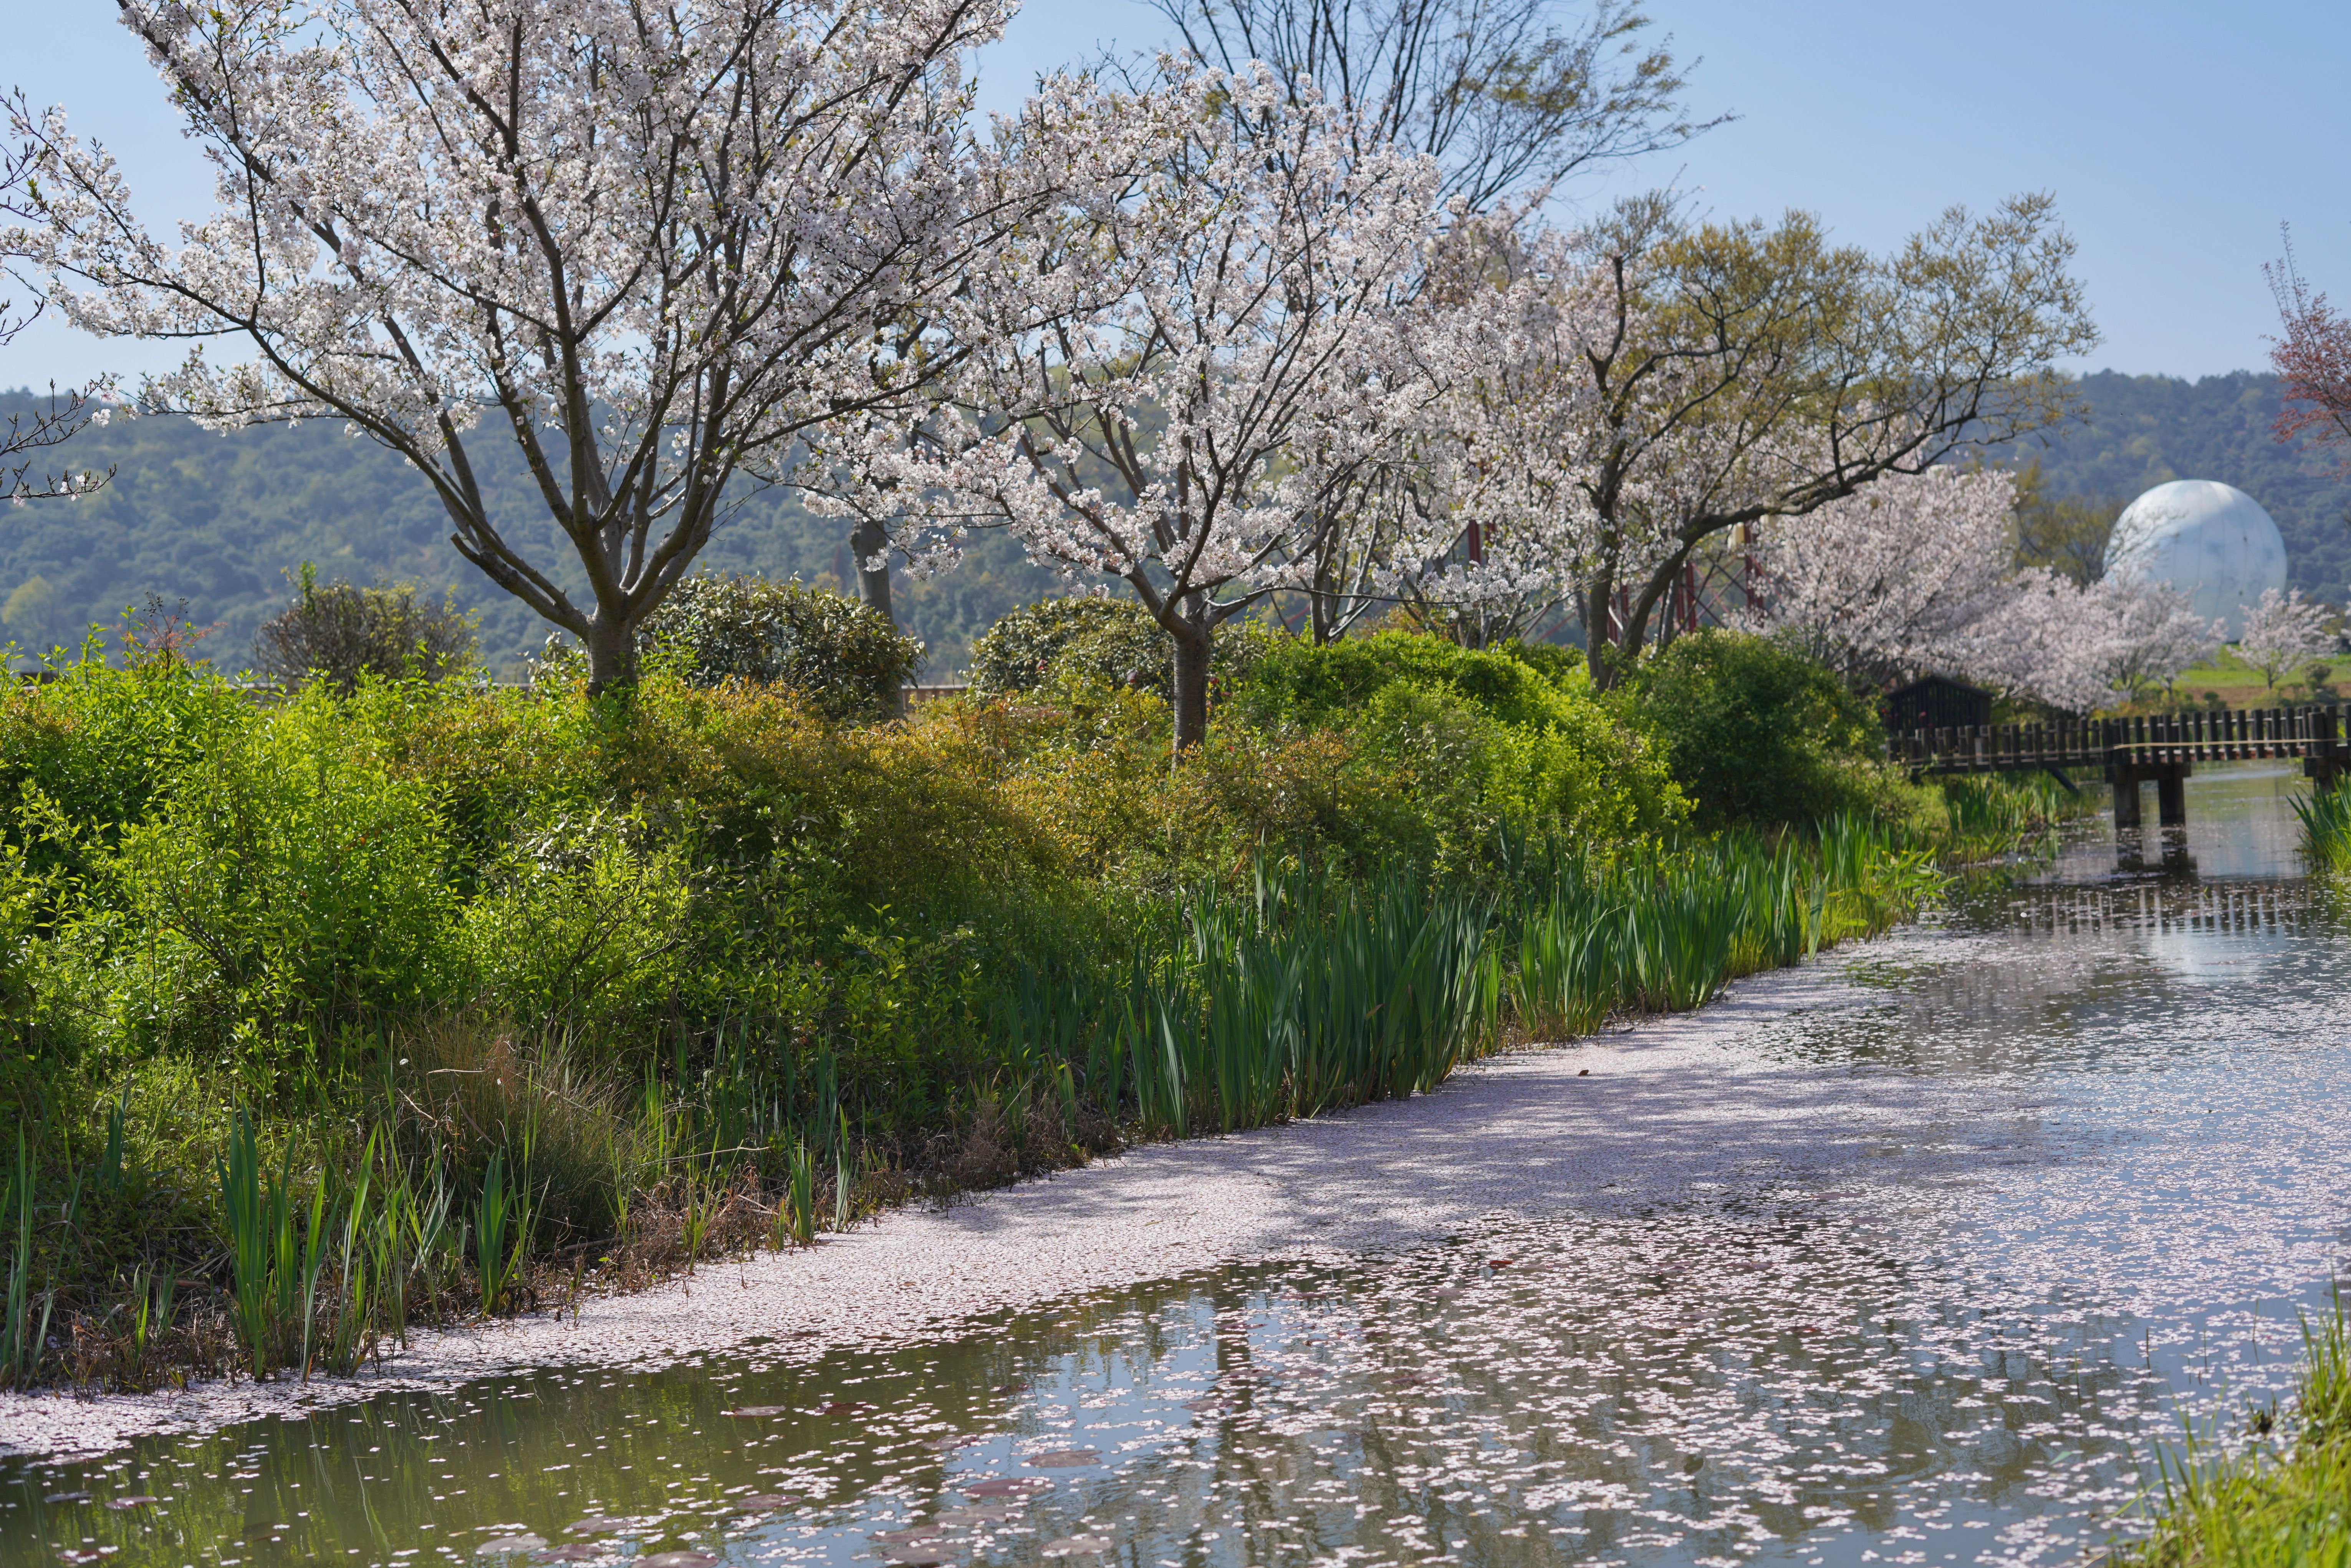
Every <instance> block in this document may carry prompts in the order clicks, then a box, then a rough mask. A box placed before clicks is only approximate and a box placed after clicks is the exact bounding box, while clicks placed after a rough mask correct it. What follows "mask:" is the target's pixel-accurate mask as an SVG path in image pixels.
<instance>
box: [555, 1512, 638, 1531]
mask: <svg viewBox="0 0 2351 1568" xmlns="http://www.w3.org/2000/svg"><path fill="white" fill-rule="evenodd" d="M635 1528H636V1522H635V1521H633V1520H626V1519H612V1518H609V1517H607V1516H606V1515H604V1514H601V1513H591V1514H590V1515H589V1516H588V1517H587V1518H585V1519H582V1520H578V1521H574V1522H573V1523H572V1525H571V1527H570V1529H571V1533H572V1534H574V1535H615V1534H618V1533H620V1532H621V1531H629V1530H634V1529H635Z"/></svg>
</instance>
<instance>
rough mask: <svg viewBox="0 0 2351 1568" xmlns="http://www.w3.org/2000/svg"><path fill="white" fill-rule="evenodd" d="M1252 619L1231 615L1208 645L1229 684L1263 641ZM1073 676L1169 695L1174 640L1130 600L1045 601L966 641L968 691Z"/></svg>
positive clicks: (990, 691)
mask: <svg viewBox="0 0 2351 1568" xmlns="http://www.w3.org/2000/svg"><path fill="white" fill-rule="evenodd" d="M1265 641H1266V638H1265V629H1264V628H1263V627H1261V626H1260V625H1259V624H1258V623H1257V622H1249V621H1228V622H1225V623H1224V624H1223V625H1221V626H1219V627H1217V631H1216V635H1215V640H1214V642H1213V643H1211V645H1210V656H1209V657H1210V663H1209V669H1210V674H1211V677H1212V678H1213V679H1215V680H1217V681H1219V682H1221V683H1223V684H1226V685H1229V684H1230V683H1232V682H1233V681H1235V680H1237V679H1238V678H1239V677H1240V676H1241V675H1242V674H1244V673H1245V672H1246V671H1247V670H1248V668H1249V665H1250V664H1252V663H1253V662H1254V660H1255V657H1256V655H1257V653H1258V652H1259V649H1260V648H1261V647H1262V646H1263V645H1264V644H1265ZM1069 677H1078V678H1081V679H1085V680H1091V681H1095V682H1100V683H1102V684H1103V685H1113V686H1126V687H1129V688H1131V689H1133V690H1136V691H1146V692H1151V693H1154V694H1155V695H1157V696H1158V697H1159V698H1160V699H1161V700H1162V701H1169V700H1172V699H1173V697H1174V695H1175V643H1174V641H1173V640H1172V639H1170V638H1169V637H1168V635H1167V633H1166V632H1165V630H1163V629H1162V628H1161V626H1160V624H1159V622H1156V621H1154V620H1153V619H1152V618H1151V612H1149V611H1147V610H1145V609H1144V607H1143V606H1142V605H1140V604H1138V603H1136V602H1135V601H1134V600H1132V599H1092V598H1071V599H1046V600H1040V601H1038V602H1037V603H1035V604H1030V605H1027V606H1024V607H1023V608H1021V609H1019V610H1016V611H1014V612H1012V613H1010V614H1009V615H1007V616H1005V617H1003V618H1002V619H1001V620H999V621H998V622H997V623H996V624H995V625H993V626H991V627H989V628H988V629H987V632H985V633H983V634H982V635H981V636H980V637H978V638H977V640H975V641H974V642H973V643H972V645H971V689H972V690H973V691H975V692H978V693H981V694H982V695H989V696H1001V695H1008V694H1010V693H1013V692H1025V691H1031V690H1034V689H1036V688H1038V687H1040V686H1046V685H1052V684H1053V683H1054V682H1055V681H1056V680H1057V679H1063V678H1069Z"/></svg>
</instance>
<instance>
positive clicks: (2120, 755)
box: [1886, 703, 2351, 827]
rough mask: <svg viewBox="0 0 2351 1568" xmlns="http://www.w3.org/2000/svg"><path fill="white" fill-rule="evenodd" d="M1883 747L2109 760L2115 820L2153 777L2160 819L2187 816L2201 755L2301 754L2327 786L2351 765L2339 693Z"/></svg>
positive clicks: (1996, 769) (2129, 816) (1926, 764)
mask: <svg viewBox="0 0 2351 1568" xmlns="http://www.w3.org/2000/svg"><path fill="white" fill-rule="evenodd" d="M1886 755H1887V757H1888V758H1890V759H1891V760H1893V761H1895V762H1896V763H1899V764H1901V765H1902V766H1903V767H1905V768H1908V769H1909V770H1910V772H1911V773H1912V775H1913V776H1917V775H1923V774H1930V773H2018V772H2038V771H2041V770H2043V769H2046V770H2048V771H2050V772H2052V773H2054V774H2056V775H2057V776H2058V777H2059V778H2060V779H2064V776H2065V773H2066V770H2067V769H2069V768H2074V769H2090V768H2098V769H2103V770H2104V772H2105V778H2106V780H2107V782H2109V783H2111V784H2112V785H2114V786H2115V823H2116V826H2117V827H2136V826H2137V825H2138V821H2139V811H2138V786H2139V785H2141V784H2143V783H2152V784H2154V785H2155V786H2156V791H2157V797H2158V810H2159V813H2160V820H2161V821H2164V822H2166V823H2175V822H2184V821H2187V820H2188V812H2187V805H2186V798H2185V791H2184V789H2183V788H2182V786H2183V784H2184V783H2185V781H2186V780H2187V779H2188V777H2189V774H2190V773H2191V772H2193V771H2194V768H2195V765H2196V764H2197V763H2199V762H2239V761H2247V760H2252V759H2256V758H2301V759H2302V765H2303V771H2304V773H2306V774H2308V775H2309V776H2310V777H2311V778H2312V779H2315V780H2316V781H2317V783H2318V787H2319V788H2321V789H2332V788H2333V787H2334V785H2335V780H2336V779H2338V778H2339V777H2340V776H2341V775H2342V774H2343V773H2344V772H2346V770H2351V745H2346V737H2345V731H2344V713H2343V707H2342V705H2340V704H2337V703H2327V704H2323V705H2314V706H2307V707H2272V708H2226V709H2218V710H2207V711H2199V712H2195V713H2167V714H2148V715H2142V716H2137V717H2132V718H2092V719H2073V720H2060V721H2058V722H2056V723H2053V724H1986V725H1969V726H1962V727H1955V728H1944V729H1914V730H1906V731H1904V732H1902V733H1900V734H1897V735H1895V736H1891V737H1888V739H1887V743H1886ZM2068 782H2070V780H2068Z"/></svg>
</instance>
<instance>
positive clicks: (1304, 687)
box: [1237, 632, 1598, 727]
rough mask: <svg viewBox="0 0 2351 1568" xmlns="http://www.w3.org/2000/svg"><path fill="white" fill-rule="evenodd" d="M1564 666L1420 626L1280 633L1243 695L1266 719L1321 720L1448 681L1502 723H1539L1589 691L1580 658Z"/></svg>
mask: <svg viewBox="0 0 2351 1568" xmlns="http://www.w3.org/2000/svg"><path fill="white" fill-rule="evenodd" d="M1559 668H1560V673H1559V674H1558V676H1557V677H1555V678H1554V677H1552V676H1551V675H1549V674H1547V673H1546V672H1544V671H1542V670H1540V669H1538V668H1537V667H1536V664H1535V663H1534V662H1533V661H1531V660H1529V659H1526V658H1522V657H1520V656H1518V655H1517V654H1516V653H1512V652H1504V651H1501V650H1484V651H1473V650H1470V649H1467V648H1464V647H1461V646H1460V645H1459V644H1458V643H1448V642H1447V641H1445V640H1444V639H1443V638H1441V637H1431V636H1427V635H1425V634H1423V633H1421V632H1374V633H1372V634H1371V635H1370V636H1368V637H1351V638H1348V639H1346V640H1345V641H1343V642H1339V643H1331V644H1329V645H1328V646H1326V647H1320V648H1318V647H1316V646H1314V645H1313V644H1312V643H1308V642H1306V641H1304V640H1303V639H1301V638H1280V639H1278V640H1274V641H1272V642H1270V643H1269V644H1268V645H1267V647H1266V649H1265V651H1264V652H1263V653H1261V654H1260V655H1259V658H1258V660H1257V661H1256V663H1255V664H1253V665H1252V666H1251V667H1250V670H1249V680H1248V683H1247V684H1246V685H1244V687H1243V688H1242V690H1241V693H1240V695H1239V696H1238V699H1237V701H1238V706H1239V707H1240V709H1241V710H1242V711H1243V712H1245V713H1246V714H1248V715H1249V717H1251V718H1252V719H1254V720H1256V721H1257V722H1259V723H1260V724H1285V723H1286V724H1320V723H1324V722H1328V721H1330V720H1332V719H1336V718H1343V717H1344V716H1346V715H1348V714H1351V713H1355V712H1359V711H1361V710H1362V708H1363V707H1364V704H1366V703H1368V702H1370V701H1371V700H1372V697H1373V696H1374V695H1375V694H1376V693H1378V692H1379V691H1380V690H1382V689H1383V688H1384V687H1386V686H1389V685H1394V684H1395V683H1397V682H1405V683H1407V684H1409V685H1416V686H1419V687H1422V688H1424V689H1434V688H1436V687H1440V686H1441V687H1444V688H1446V689H1447V690H1449V691H1451V692H1453V693H1455V694H1456V695H1458V696H1460V697H1461V698H1462V699H1463V700H1465V701H1467V702H1469V703H1472V704H1474V705H1476V706H1478V707H1479V709H1480V710H1482V711H1483V712H1485V713H1487V714H1489V715H1490V716H1493V717H1494V718H1496V719H1499V720H1500V721H1501V722H1502V723H1504V724H1514V725H1523V726H1531V727H1542V726H1544V725H1556V724H1560V723H1562V722H1563V721H1567V720H1569V719H1570V718H1571V717H1572V716H1573V715H1575V714H1576V713H1578V712H1579V711H1582V710H1581V709H1580V708H1579V704H1578V699H1579V698H1588V696H1589V695H1590V691H1591V688H1590V686H1589V685H1587V684H1586V683H1585V681H1584V678H1583V672H1582V670H1581V667H1580V666H1578V665H1576V664H1572V663H1570V664H1563V665H1561V666H1559ZM1591 711H1593V712H1594V713H1597V712H1598V710H1597V709H1596V708H1595V709H1592V710H1591Z"/></svg>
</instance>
